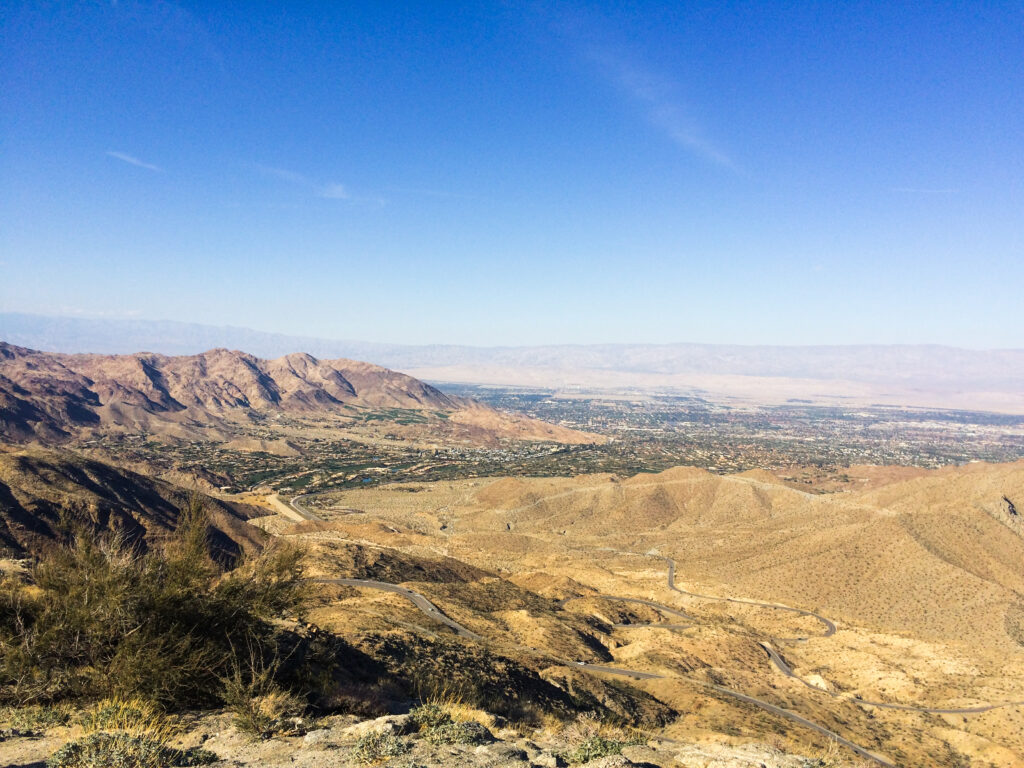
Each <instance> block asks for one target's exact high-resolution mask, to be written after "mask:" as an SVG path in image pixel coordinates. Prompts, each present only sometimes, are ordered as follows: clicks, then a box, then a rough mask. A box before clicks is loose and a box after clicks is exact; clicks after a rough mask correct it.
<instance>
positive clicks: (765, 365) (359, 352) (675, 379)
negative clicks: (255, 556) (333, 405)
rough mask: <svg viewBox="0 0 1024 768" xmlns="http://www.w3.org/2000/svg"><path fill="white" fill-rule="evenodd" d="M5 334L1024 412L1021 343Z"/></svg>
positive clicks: (225, 331) (741, 401)
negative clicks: (449, 341)
mask: <svg viewBox="0 0 1024 768" xmlns="http://www.w3.org/2000/svg"><path fill="white" fill-rule="evenodd" d="M0 338H5V339H7V340H8V341H11V342H13V343H15V344H21V345H24V346H29V347H33V348H36V349H42V350H47V351H59V352H85V351H90V352H94V351H102V352H107V353H116V354H125V353H131V352H138V351H140V350H143V349H145V350H148V351H152V352H161V353H164V354H195V353H198V352H202V351H205V350H206V349H209V348H211V347H231V348H237V349H246V350H248V351H250V352H252V353H254V354H257V355H263V356H268V357H277V356H280V355H285V354H289V353H291V352H294V351H295V350H299V349H301V350H304V351H306V352H309V353H312V354H314V355H316V356H318V357H327V358H332V357H349V358H355V359H360V360H373V361H374V362H376V363H378V364H379V365H385V366H388V367H389V368H394V369H396V370H400V371H403V372H405V373H408V374H410V375H412V376H415V377H417V378H420V379H423V380H426V381H432V382H436V383H448V384H470V385H488V386H496V387H502V388H509V387H526V388H530V389H543V390H556V391H566V392H571V393H578V392H587V393H624V392H625V393H628V392H641V393H658V394H672V395H677V396H680V395H681V396H696V397H701V398H704V399H707V400H709V401H712V402H717V403H724V404H732V405H738V406H743V405H778V404H784V403H786V402H788V401H792V400H800V401H803V402H806V403H810V404H819V405H851V406H865V405H886V406H910V407H923V408H942V409H953V410H974V411H993V412H999V413H1013V414H1024V395H1022V392H1024V351H1022V350H1019V349H996V350H975V349H958V348H955V347H944V346H938V345H848V346H804V347H800V346H743V345H721V344H719V345H715V344H592V345H553V346H544V347H490V348H487V347H468V346H458V345H430V346H413V345H395V344H391V345H388V344H372V343H367V342H359V341H336V340H328V339H314V338H303V337H294V336H286V335H283V334H270V333H261V332H258V331H251V330H247V329H242V328H224V327H215V326H208V325H198V324H189V323H175V322H147V321H138V320H88V319H82V318H69V317H45V316H37V315H24V314H14V313H7V314H0Z"/></svg>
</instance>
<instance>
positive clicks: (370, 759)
mask: <svg viewBox="0 0 1024 768" xmlns="http://www.w3.org/2000/svg"><path fill="white" fill-rule="evenodd" d="M408 751H409V744H408V743H407V742H406V741H405V739H402V738H401V737H399V736H396V735H395V734H393V733H391V732H389V731H371V732H370V733H367V734H364V735H363V736H361V737H360V738H359V740H358V741H357V742H356V745H355V748H354V749H353V750H352V761H353V762H355V763H359V764H361V765H375V764H376V763H381V762H383V761H385V760H387V759H388V758H390V757H398V756H399V755H404V754H405V753H406V752H408Z"/></svg>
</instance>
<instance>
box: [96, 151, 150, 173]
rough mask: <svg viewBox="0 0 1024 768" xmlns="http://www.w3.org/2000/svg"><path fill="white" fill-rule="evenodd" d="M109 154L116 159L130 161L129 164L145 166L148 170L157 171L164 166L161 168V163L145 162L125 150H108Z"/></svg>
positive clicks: (139, 166)
mask: <svg viewBox="0 0 1024 768" xmlns="http://www.w3.org/2000/svg"><path fill="white" fill-rule="evenodd" d="M107 156H108V157H113V158H114V159H115V160H120V161H121V162H124V163H128V164H129V165H134V166H135V167H137V168H145V169H146V170H147V171H156V172H157V173H160V172H162V171H163V168H161V167H160V166H159V165H153V164H152V163H145V162H143V161H142V160H139V158H137V157H133V156H132V155H129V154H127V153H125V152H107Z"/></svg>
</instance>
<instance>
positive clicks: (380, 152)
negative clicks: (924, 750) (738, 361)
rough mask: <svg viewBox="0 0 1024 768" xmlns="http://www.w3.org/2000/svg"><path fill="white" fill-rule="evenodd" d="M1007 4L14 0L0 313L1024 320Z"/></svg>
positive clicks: (749, 330) (890, 333)
mask: <svg viewBox="0 0 1024 768" xmlns="http://www.w3.org/2000/svg"><path fill="white" fill-rule="evenodd" d="M1019 30H1020V18H1019V13H1018V10H1017V9H1014V8H1011V7H1008V6H998V5H996V6H988V7H985V8H975V7H951V6H948V5H942V4H923V5H916V6H913V7H896V6H887V5H881V4H877V5H870V4H869V5H861V6H856V7H853V6H851V7H823V6H820V5H817V4H811V3H806V4H805V3H797V4H794V5H790V6H787V7H785V8H782V7H778V6H776V5H771V4H767V5H763V6H757V5H753V6H749V5H723V4H717V3H698V4H686V5H685V6H678V5H675V4H670V5H664V4H657V3H637V4H633V5H630V6H628V7H620V6H616V5H613V4H606V5H604V6H593V5H587V6H583V5H576V4H573V3H551V4H545V3H540V4H531V5H529V6H528V7H526V8H517V7H515V6H510V5H507V4H493V5H492V4H464V5H463V4H446V5H438V4H433V3H424V4H413V5H411V6H405V7H402V8H397V7H387V6H379V5H369V6H358V5H356V6H352V5H336V4H283V5H275V6H268V7H254V8H250V9H246V10H245V11H244V12H243V11H241V10H239V9H238V8H235V7H231V6H221V5H216V6H211V5H209V4H200V3H190V2H182V3H169V2H132V1H131V0H128V1H125V2H118V3H111V4H73V5H67V6H62V5H46V6H40V5H38V4H35V3H27V2H20V3H19V2H16V3H14V4H13V5H11V6H10V7H9V8H8V9H6V12H5V13H4V14H3V16H2V18H0V87H2V88H3V90H4V93H5V95H6V99H5V108H4V109H3V110H2V111H0V141H2V142H3V145H4V152H3V154H2V155H0V215H2V220H3V226H2V227H0V278H2V279H0V310H3V311H11V312H30V313H39V314H46V315H53V314H69V315H79V316H106V317H120V318H132V317H154V318H158V317H165V318H170V319H173V320H177V321H195V322H199V323H204V324H213V325H235V326H240V327H249V328H261V329H266V331H267V332H277V333H283V334H290V335H301V336H311V337H323V338H350V339H372V340H375V341H377V342H379V343H408V344H428V343H449V344H464V345H474V346H532V345H537V344H544V343H549V342H556V343H570V344H581V343H582V344H588V343H672V342H676V341H679V340H694V341H699V342H701V343H708V344H750V345H763V344H773V345H820V344H839V345H843V344H921V343H929V344H942V345H949V346H957V347H965V348H986V349H989V348H1020V347H1024V324H1022V323H1020V322H1016V321H1015V317H1016V313H1017V298H1016V296H1015V294H1014V291H1012V290H1010V289H1009V286H1014V285H1018V284H1021V283H1024V258H1022V256H1024V227H1022V226H1021V222H1022V221H1024V186H1022V184H1021V178H1022V176H1024V174H1022V171H1024V144H1022V143H1021V142H1020V136H1021V135H1024V106H1022V102H1021V100H1020V99H1019V98H1018V96H1019V94H1020V93H1021V92H1024V65H1022V63H1021V62H1022V59H1021V57H1020V34H1019Z"/></svg>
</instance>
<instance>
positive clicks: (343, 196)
mask: <svg viewBox="0 0 1024 768" xmlns="http://www.w3.org/2000/svg"><path fill="white" fill-rule="evenodd" d="M320 197H326V198H327V199H328V200H351V199H352V195H350V194H349V193H348V190H347V189H345V185H344V184H325V185H324V186H323V187H321V188H320Z"/></svg>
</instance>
